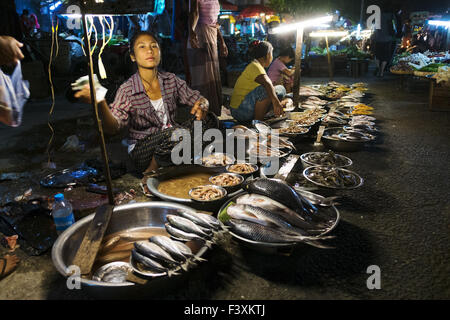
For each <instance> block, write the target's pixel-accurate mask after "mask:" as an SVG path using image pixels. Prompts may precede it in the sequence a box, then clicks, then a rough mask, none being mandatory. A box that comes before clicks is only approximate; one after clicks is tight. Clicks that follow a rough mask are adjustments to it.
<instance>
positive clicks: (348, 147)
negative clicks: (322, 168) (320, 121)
mask: <svg viewBox="0 0 450 320" xmlns="http://www.w3.org/2000/svg"><path fill="white" fill-rule="evenodd" d="M344 132H345V131H344V130H343V128H342V127H333V128H328V129H325V131H324V133H323V136H322V143H323V145H324V146H325V148H327V149H331V150H333V151H340V152H355V151H359V150H362V149H363V148H364V146H365V144H366V142H368V141H365V140H364V141H362V140H361V141H359V140H357V141H350V140H342V139H339V138H336V137H333V135H336V134H337V135H338V134H342V133H344Z"/></svg>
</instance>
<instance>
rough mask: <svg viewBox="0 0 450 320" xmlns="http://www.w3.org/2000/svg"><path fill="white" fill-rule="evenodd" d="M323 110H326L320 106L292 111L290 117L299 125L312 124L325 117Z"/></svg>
mask: <svg viewBox="0 0 450 320" xmlns="http://www.w3.org/2000/svg"><path fill="white" fill-rule="evenodd" d="M323 112H324V110H323V109H320V108H315V109H307V110H305V111H303V112H298V113H292V114H291V115H290V119H291V120H293V121H295V122H296V123H297V125H299V126H312V125H314V124H315V123H316V122H317V121H319V120H320V119H321V118H322V117H323V114H324V113H323ZM325 112H326V111H325Z"/></svg>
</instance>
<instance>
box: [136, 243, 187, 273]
mask: <svg viewBox="0 0 450 320" xmlns="http://www.w3.org/2000/svg"><path fill="white" fill-rule="evenodd" d="M131 257H132V259H134V260H135V261H136V262H139V263H140V264H142V265H143V266H144V267H145V268H146V269H149V271H153V272H155V273H157V272H165V273H167V275H168V276H169V277H171V276H173V275H177V274H178V273H176V271H174V270H171V269H168V268H166V267H164V266H163V265H162V264H160V263H158V262H156V261H155V260H153V259H150V258H149V257H146V256H144V255H142V254H140V253H139V252H137V251H136V250H135V249H133V250H132V251H131Z"/></svg>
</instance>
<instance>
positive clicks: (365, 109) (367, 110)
mask: <svg viewBox="0 0 450 320" xmlns="http://www.w3.org/2000/svg"><path fill="white" fill-rule="evenodd" d="M372 111H373V108H372V107H369V106H367V105H365V104H362V103H360V104H358V105H356V106H354V107H352V111H351V114H352V115H371V114H373V112H372Z"/></svg>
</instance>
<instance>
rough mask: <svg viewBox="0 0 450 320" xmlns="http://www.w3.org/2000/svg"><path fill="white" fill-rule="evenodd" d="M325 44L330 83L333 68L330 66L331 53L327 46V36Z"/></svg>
mask: <svg viewBox="0 0 450 320" xmlns="http://www.w3.org/2000/svg"><path fill="white" fill-rule="evenodd" d="M325 43H326V44H327V56H328V74H329V76H330V81H331V80H333V66H332V65H331V53H330V47H329V45H328V36H326V37H325Z"/></svg>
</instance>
